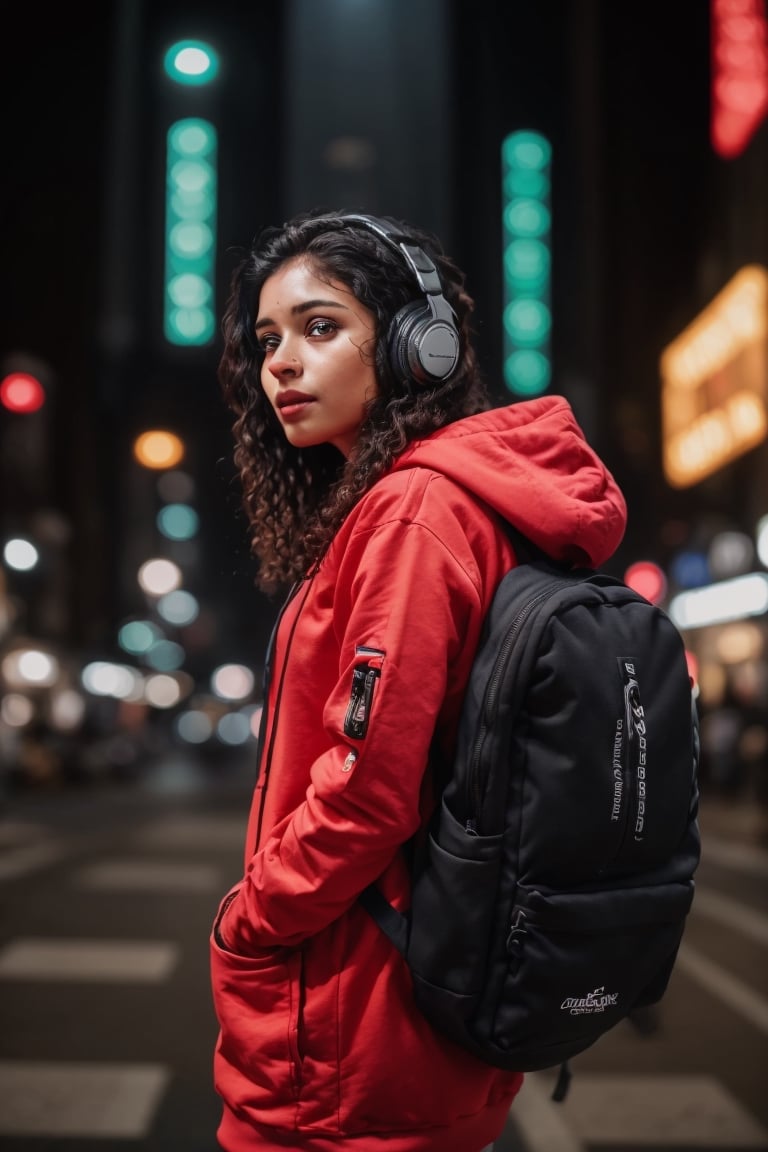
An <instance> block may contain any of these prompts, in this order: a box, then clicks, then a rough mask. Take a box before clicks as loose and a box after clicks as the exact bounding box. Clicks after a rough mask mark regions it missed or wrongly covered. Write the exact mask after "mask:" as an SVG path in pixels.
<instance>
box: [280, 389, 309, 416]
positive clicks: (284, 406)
mask: <svg viewBox="0 0 768 1152" xmlns="http://www.w3.org/2000/svg"><path fill="white" fill-rule="evenodd" d="M312 403H314V401H313V398H312V397H311V396H307V394H306V393H305V392H298V391H296V390H291V389H289V390H288V391H287V392H283V393H281V395H280V396H278V398H277V410H278V412H279V413H280V419H281V420H295V419H296V417H297V416H301V415H302V413H303V412H305V411H306V409H307V405H308V404H312Z"/></svg>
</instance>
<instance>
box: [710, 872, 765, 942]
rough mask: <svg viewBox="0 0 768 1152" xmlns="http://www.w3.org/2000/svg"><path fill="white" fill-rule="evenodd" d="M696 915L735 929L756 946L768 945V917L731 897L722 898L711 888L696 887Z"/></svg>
mask: <svg viewBox="0 0 768 1152" xmlns="http://www.w3.org/2000/svg"><path fill="white" fill-rule="evenodd" d="M693 913H694V915H703V916H709V918H710V919H711V920H717V921H718V923H719V924H724V925H725V926H726V927H728V928H735V929H736V931H737V932H741V933H742V935H743V936H748V937H749V939H750V940H754V941H755V943H756V944H763V945H768V916H766V915H765V914H764V913H763V912H758V911H757V909H755V908H750V907H749V906H748V905H747V904H741V903H739V901H738V900H733V899H732V898H731V897H730V896H722V895H721V894H720V893H719V892H714V891H713V890H712V889H711V888H701V887H700V886H699V885H697V887H696V894H695V896H694V898H693Z"/></svg>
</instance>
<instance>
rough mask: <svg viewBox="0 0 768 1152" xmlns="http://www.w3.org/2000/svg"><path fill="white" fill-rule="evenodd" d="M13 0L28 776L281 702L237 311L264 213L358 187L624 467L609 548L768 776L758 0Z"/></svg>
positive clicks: (21, 640) (14, 470) (283, 212)
mask: <svg viewBox="0 0 768 1152" xmlns="http://www.w3.org/2000/svg"><path fill="white" fill-rule="evenodd" d="M18 16H19V19H20V20H21V21H23V22H25V23H27V24H28V36H29V39H30V42H33V43H34V44H35V51H36V61H37V64H36V72H35V82H34V83H31V82H30V79H29V75H28V65H27V63H26V61H22V60H20V59H19V60H17V61H11V62H10V63H9V66H8V68H7V70H6V74H5V76H4V83H6V84H7V85H8V93H7V96H8V98H7V99H6V100H5V101H4V107H5V108H6V122H7V124H6V126H7V129H8V137H9V142H10V147H11V154H12V156H13V181H12V183H10V184H9V186H8V187H7V188H6V189H5V190H4V194H5V195H6V197H7V198H8V207H7V211H6V212H5V213H4V214H3V215H4V226H5V228H6V233H5V236H4V245H3V249H4V253H5V257H6V259H5V264H6V269H7V276H8V279H9V283H10V288H11V293H10V296H11V300H10V303H9V304H8V305H7V306H6V308H5V309H4V312H3V317H2V326H1V329H0V365H1V367H2V381H3V383H2V389H3V391H2V392H0V401H1V403H0V482H1V485H2V487H1V489H0V531H1V532H2V548H3V561H2V568H1V569H0V691H1V692H2V704H1V705H0V765H2V767H3V769H4V770H5V772H6V774H12V775H17V776H21V777H22V778H24V779H34V780H47V779H54V780H55V779H60V778H68V777H69V776H74V777H78V776H82V775H83V773H86V774H89V773H90V774H91V775H97V776H98V775H101V774H104V773H107V774H109V773H110V772H123V773H125V772H128V771H130V770H131V765H132V764H133V763H135V762H136V761H137V760H138V759H139V758H141V757H146V755H147V754H148V753H150V754H151V753H152V751H153V750H157V749H159V748H162V747H165V746H166V745H167V743H168V742H169V741H171V742H172V741H186V742H189V743H195V744H197V745H198V746H200V747H207V746H208V745H210V747H211V748H212V749H213V750H214V752H215V754H217V755H222V756H223V755H225V753H226V749H227V748H228V747H235V746H238V745H239V744H241V743H242V742H244V741H248V740H251V739H253V738H254V733H255V730H256V724H257V719H258V707H259V699H260V678H261V667H260V662H261V660H262V657H263V652H264V649H265V645H266V641H267V638H268V635H269V631H270V628H271V623H272V619H273V616H274V613H275V610H276V605H275V604H272V603H270V602H268V601H266V600H265V599H264V598H262V597H260V596H259V595H258V594H257V593H256V592H255V590H254V588H253V584H252V581H253V569H252V567H251V561H250V558H249V553H248V544H247V537H246V531H245V522H244V519H243V516H242V514H241V512H240V509H239V497H238V491H237V484H236V482H235V477H234V471H233V467H232V462H231V437H230V432H229V426H228V419H227V415H226V413H225V412H224V411H223V408H222V405H221V402H220V400H219V396H218V392H217V386H216V363H217V357H218V352H219V318H220V315H221V310H222V307H223V301H224V298H225V296H226V291H227V284H228V280H229V275H230V272H231V268H232V266H233V264H234V261H235V258H236V255H237V251H238V250H239V248H241V247H242V246H244V245H246V244H247V243H248V242H249V240H250V238H251V235H252V233H253V232H254V230H256V229H258V228H259V227H260V226H261V225H262V224H268V223H271V222H273V221H276V220H282V219H285V218H286V217H287V216H289V215H290V214H291V213H293V212H295V211H298V210H300V209H303V208H311V207H336V206H340V207H345V208H348V209H353V210H361V211H367V212H372V213H387V214H391V215H394V216H401V217H403V218H407V219H412V220H414V221H417V222H419V223H421V224H423V225H425V226H426V227H428V228H431V229H433V230H434V231H436V232H437V233H438V234H439V235H440V236H441V237H442V238H443V239H444V242H445V244H446V247H447V248H448V249H449V250H450V251H451V252H452V253H453V254H454V255H455V256H456V258H457V260H458V262H459V263H460V264H461V265H462V266H463V267H464V268H465V269H466V270H467V273H468V283H469V289H470V291H471V292H472V294H473V295H474V296H475V297H476V300H477V328H478V341H479V346H480V351H481V354H482V357H483V362H484V366H485V369H486V374H487V376H488V379H489V381H491V382H492V385H493V388H494V394H495V397H496V399H497V400H498V402H499V403H505V402H508V401H509V400H510V399H512V400H514V399H517V398H522V397H524V396H526V395H535V394H538V393H540V392H541V391H557V392H561V393H563V394H565V395H566V396H567V397H568V398H569V400H570V401H571V402H572V404H573V405H574V408H575V409H576V412H577V415H578V416H579V419H580V420H581V422H582V424H583V426H584V428H585V431H586V432H587V435H588V436H589V438H590V439H591V441H592V442H593V443H594V444H595V446H596V447H597V448H598V450H599V451H600V452H601V453H602V454H603V455H604V456H605V457H606V459H607V460H608V462H609V463H610V465H611V467H612V468H613V470H614V472H615V473H616V475H617V477H618V479H619V480H620V482H621V484H622V486H623V488H624V490H625V493H626V495H627V500H628V504H629V509H630V523H629V529H628V532H627V536H626V539H625V541H624V543H623V545H622V548H621V550H620V552H619V553H618V554H617V556H616V557H615V559H614V561H613V563H612V566H613V568H614V570H615V571H616V572H617V573H618V574H620V575H623V574H624V573H629V572H632V573H633V574H634V575H635V576H637V575H638V573H642V574H644V575H643V578H645V579H648V578H650V579H651V581H652V584H649V585H648V588H649V589H651V587H652V595H653V596H654V597H655V598H658V599H659V600H660V602H662V603H664V604H665V605H667V606H668V607H669V610H670V612H671V613H672V614H673V615H675V618H676V619H677V621H678V623H679V624H680V627H681V628H682V630H683V634H684V636H685V639H686V643H687V645H688V647H689V650H690V656H691V667H692V670H693V672H694V674H695V676H696V680H697V686H698V692H699V700H700V705H701V709H702V714H703V717H704V726H703V732H704V739H705V762H704V778H705V780H706V781H708V782H711V784H712V785H713V786H717V787H721V788H723V789H727V790H730V791H731V792H744V791H745V790H746V791H747V792H748V793H750V794H752V793H754V794H755V795H759V796H761V797H765V795H766V792H768V785H767V784H766V776H767V775H768V766H767V757H768V732H767V731H766V715H768V671H767V669H768V623H767V622H768V603H767V602H766V593H765V589H766V581H767V580H768V543H766V535H767V529H766V524H767V523H768V441H766V429H767V427H768V420H767V419H766V411H767V409H768V270H767V269H768V215H767V214H766V211H765V205H766V203H768V125H766V115H765V114H766V108H768V95H767V92H768V33H767V32H766V5H765V0H729V2H728V3H726V2H725V0H710V2H708V3H702V2H701V0H679V2H678V3H676V4H675V5H669V4H664V5H662V3H660V0H652V2H651V3H649V4H646V5H644V6H643V9H642V14H641V15H638V16H637V18H635V19H633V20H631V21H627V20H626V18H625V13H624V11H623V9H622V7H621V6H619V5H615V4H611V3H609V2H608V0H566V2H563V0H541V2H540V3H537V4H536V5H531V4H522V3H516V2H510V3H507V4H497V3H494V2H492V0H473V2H472V3H468V2H463V0H418V2H415V3H411V2H410V0H367V2H365V3H363V2H362V0H321V2H320V3H318V2H317V0H283V2H282V3H279V4H272V5H266V4H262V5H258V6H252V7H251V9H247V10H246V9H243V7H242V6H241V5H240V4H237V3H235V2H234V0H220V2H219V3H218V4H216V5H210V4H203V3H201V2H199V0H197V2H195V0H187V2H185V3H183V4H182V3H181V2H180V0H162V2H160V3H152V4H150V3H148V2H147V0H144V2H143V3H142V2H139V0H121V2H119V3H115V4H113V5H106V6H103V8H102V9H101V10H100V11H99V12H98V13H97V14H96V15H95V16H94V23H93V27H92V33H91V37H90V38H89V41H88V43H87V44H85V43H84V42H81V38H80V36H79V33H78V32H76V30H73V29H72V28H71V26H70V21H69V19H68V17H67V14H66V13H63V12H62V13H57V14H55V15H52V16H51V19H50V21H49V22H48V23H47V24H46V26H45V27H44V28H37V27H33V24H32V21H33V20H34V19H36V18H35V16H34V14H33V13H32V12H29V13H24V12H21V11H20V12H19V13H18ZM62 126H66V127H65V129H64V128H63V127H62ZM638 565H640V566H642V565H645V568H642V567H638ZM745 581H746V583H745ZM649 594H651V593H649ZM696 596H698V599H692V597H696ZM686 597H688V599H686ZM222 669H224V670H229V671H224V672H222ZM238 685H239V686H238ZM246 686H247V687H246ZM244 689H246V690H245V691H244ZM233 693H234V694H233ZM213 759H214V760H215V755H214V757H213Z"/></svg>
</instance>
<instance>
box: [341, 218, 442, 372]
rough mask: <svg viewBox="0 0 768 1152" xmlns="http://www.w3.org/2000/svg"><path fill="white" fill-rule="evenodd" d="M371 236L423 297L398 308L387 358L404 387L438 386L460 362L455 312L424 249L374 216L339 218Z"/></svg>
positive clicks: (392, 326)
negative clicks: (404, 268)
mask: <svg viewBox="0 0 768 1152" xmlns="http://www.w3.org/2000/svg"><path fill="white" fill-rule="evenodd" d="M339 219H340V220H342V221H344V222H345V223H349V224H352V225H359V226H360V227H362V228H366V229H367V230H368V231H369V232H373V233H375V235H377V236H378V237H379V239H380V240H383V241H384V243H385V244H388V245H389V247H390V248H393V249H394V250H395V251H396V252H398V253H399V254H400V256H401V257H402V258H403V260H404V261H405V263H406V264H407V265H408V267H409V268H410V270H411V272H412V273H413V276H414V278H415V280H416V283H417V284H418V286H419V289H420V291H421V292H422V294H423V296H424V298H425V304H426V306H425V304H421V303H411V304H407V305H406V306H405V307H404V308H401V309H400V311H399V312H398V313H397V315H396V316H395V318H394V319H393V321H392V325H391V327H390V331H389V336H388V341H389V355H390V363H391V365H392V368H393V371H394V372H395V374H396V375H397V376H398V378H399V379H400V380H401V381H402V382H403V383H405V384H409V383H416V384H418V385H426V386H429V385H431V384H440V383H443V382H444V381H445V380H447V379H448V378H449V377H450V376H452V375H453V373H454V372H455V371H456V368H457V367H458V364H459V332H458V325H457V321H456V314H455V312H454V311H453V308H451V306H450V304H449V303H448V301H447V300H446V299H445V296H444V295H443V284H442V281H441V279H440V273H439V272H438V270H437V267H436V266H435V263H434V261H433V260H431V259H430V257H429V256H428V255H427V253H426V252H425V251H424V249H423V248H420V247H419V246H418V245H416V244H408V243H406V242H405V240H404V238H403V237H402V236H401V235H400V233H399V232H397V231H396V230H395V229H393V228H392V227H391V226H390V225H389V224H386V223H385V222H384V221H383V220H381V219H380V218H379V217H378V216H368V215H367V214H364V213H356V212H352V213H349V214H345V215H343V216H341V217H339Z"/></svg>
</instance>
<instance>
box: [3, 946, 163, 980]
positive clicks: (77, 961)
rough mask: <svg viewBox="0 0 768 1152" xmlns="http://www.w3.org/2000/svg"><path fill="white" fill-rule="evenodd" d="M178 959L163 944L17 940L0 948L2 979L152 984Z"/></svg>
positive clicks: (161, 978)
mask: <svg viewBox="0 0 768 1152" xmlns="http://www.w3.org/2000/svg"><path fill="white" fill-rule="evenodd" d="M178 956H179V949H178V947H177V946H176V945H175V944H171V943H168V942H166V941H155V940H150V941H143V940H88V939H82V938H80V937H77V938H76V939H71V940H70V939H58V938H50V937H42V938H39V939H38V938H26V939H25V938H19V939H15V940H11V941H9V943H8V944H6V945H5V947H3V948H0V979H2V980H38V981H40V980H44V981H48V982H50V983H57V982H58V981H61V980H70V981H72V980H77V981H94V982H108V981H124V982H126V983H129V984H132V983H140V984H147V983H156V982H157V981H160V980H165V979H166V977H167V976H169V975H170V973H171V971H172V970H173V968H174V967H175V966H176V963H177V960H178Z"/></svg>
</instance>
